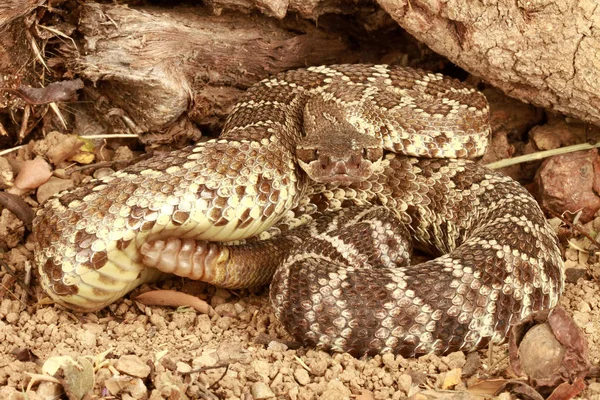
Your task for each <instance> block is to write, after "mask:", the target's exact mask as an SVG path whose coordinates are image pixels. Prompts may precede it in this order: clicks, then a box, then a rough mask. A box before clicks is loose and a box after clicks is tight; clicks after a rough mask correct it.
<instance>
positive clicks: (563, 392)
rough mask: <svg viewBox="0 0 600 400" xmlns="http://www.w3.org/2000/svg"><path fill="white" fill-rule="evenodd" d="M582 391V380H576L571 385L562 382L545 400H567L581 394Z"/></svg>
mask: <svg viewBox="0 0 600 400" xmlns="http://www.w3.org/2000/svg"><path fill="white" fill-rule="evenodd" d="M583 389H585V383H584V382H583V378H577V379H576V380H575V382H573V384H570V383H568V382H563V383H561V384H560V385H558V387H557V388H556V389H554V392H552V394H551V395H550V396H549V397H548V398H547V399H546V400H569V399H572V398H574V397H575V396H577V395H578V394H579V393H581V391H582V390H583Z"/></svg>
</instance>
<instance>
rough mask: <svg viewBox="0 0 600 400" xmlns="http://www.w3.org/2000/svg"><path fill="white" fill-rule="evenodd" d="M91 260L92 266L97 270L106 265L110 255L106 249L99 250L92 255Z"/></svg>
mask: <svg viewBox="0 0 600 400" xmlns="http://www.w3.org/2000/svg"><path fill="white" fill-rule="evenodd" d="M90 261H91V267H92V268H93V269H95V270H98V269H100V268H102V267H104V265H105V264H106V261H108V255H107V254H106V251H98V252H96V253H94V254H93V255H92V257H91V260H90Z"/></svg>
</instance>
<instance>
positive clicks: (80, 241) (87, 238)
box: [75, 231, 96, 249]
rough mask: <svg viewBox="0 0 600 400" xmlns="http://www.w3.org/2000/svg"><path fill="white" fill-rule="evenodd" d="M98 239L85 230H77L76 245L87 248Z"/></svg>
mask: <svg viewBox="0 0 600 400" xmlns="http://www.w3.org/2000/svg"><path fill="white" fill-rule="evenodd" d="M95 239H96V237H95V236H94V235H90V234H89V233H87V232H85V231H77V233H76V234H75V245H77V246H78V247H80V248H82V249H87V248H89V247H90V246H91V245H92V242H93V241H94V240H95Z"/></svg>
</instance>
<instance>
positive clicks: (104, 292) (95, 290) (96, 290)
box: [92, 287, 110, 298]
mask: <svg viewBox="0 0 600 400" xmlns="http://www.w3.org/2000/svg"><path fill="white" fill-rule="evenodd" d="M92 293H93V294H94V296H95V297H98V298H101V297H105V296H106V295H107V294H109V293H110V292H109V291H108V290H104V289H100V288H97V287H94V288H92Z"/></svg>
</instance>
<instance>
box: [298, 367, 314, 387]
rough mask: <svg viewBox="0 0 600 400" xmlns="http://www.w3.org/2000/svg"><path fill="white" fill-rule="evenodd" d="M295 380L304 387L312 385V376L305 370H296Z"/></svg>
mask: <svg viewBox="0 0 600 400" xmlns="http://www.w3.org/2000/svg"><path fill="white" fill-rule="evenodd" d="M294 379H296V382H298V383H299V384H300V385H302V386H304V385H308V384H309V383H310V375H308V372H307V371H306V370H305V369H304V368H296V370H295V371H294Z"/></svg>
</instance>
